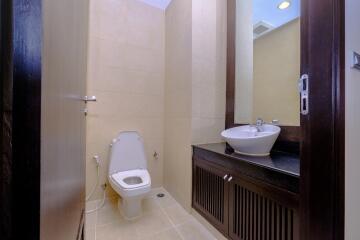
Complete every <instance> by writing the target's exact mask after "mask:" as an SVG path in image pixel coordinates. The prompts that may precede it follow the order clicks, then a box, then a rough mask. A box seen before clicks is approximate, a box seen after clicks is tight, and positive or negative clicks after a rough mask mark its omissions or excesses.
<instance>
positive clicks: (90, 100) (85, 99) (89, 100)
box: [83, 96, 96, 103]
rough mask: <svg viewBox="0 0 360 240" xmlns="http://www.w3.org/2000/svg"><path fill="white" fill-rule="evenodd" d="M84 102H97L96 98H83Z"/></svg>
mask: <svg viewBox="0 0 360 240" xmlns="http://www.w3.org/2000/svg"><path fill="white" fill-rule="evenodd" d="M83 100H84V102H85V103H87V102H96V96H90V97H89V96H85V97H84V98H83Z"/></svg>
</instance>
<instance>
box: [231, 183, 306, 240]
mask: <svg viewBox="0 0 360 240" xmlns="http://www.w3.org/2000/svg"><path fill="white" fill-rule="evenodd" d="M264 189H265V188H264V186H261V187H259V186H256V185H254V184H252V183H250V182H246V181H244V180H243V179H241V180H240V179H237V178H234V179H233V181H231V183H230V186H229V209H230V210H229V235H230V237H231V239H233V240H298V239H299V232H298V216H297V212H296V210H295V208H296V207H295V206H296V205H294V203H296V200H295V199H291V198H290V199H289V200H287V199H285V200H284V199H283V198H280V199H281V200H280V199H279V196H280V195H279V193H278V192H274V193H271V189H267V190H264ZM272 194H273V197H274V198H272V196H271V195H272ZM286 194H288V193H286ZM294 196H295V195H294ZM274 199H278V200H274ZM293 200H294V201H293Z"/></svg>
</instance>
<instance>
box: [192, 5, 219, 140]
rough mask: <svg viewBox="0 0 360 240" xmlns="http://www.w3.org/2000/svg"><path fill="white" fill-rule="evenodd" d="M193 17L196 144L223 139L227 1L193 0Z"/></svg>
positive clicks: (194, 124)
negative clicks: (221, 134)
mask: <svg viewBox="0 0 360 240" xmlns="http://www.w3.org/2000/svg"><path fill="white" fill-rule="evenodd" d="M192 16H193V24H192V45H193V48H192V73H193V74H192V143H193V144H199V143H214V142H221V141H222V139H221V136H220V133H221V131H223V130H224V128H225V104H226V96H225V94H226V89H225V88H226V1H223V0H196V1H193V8H192Z"/></svg>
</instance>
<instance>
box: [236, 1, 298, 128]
mask: <svg viewBox="0 0 360 240" xmlns="http://www.w3.org/2000/svg"><path fill="white" fill-rule="evenodd" d="M236 5H237V9H236V84H235V86H236V91H235V123H238V124H249V123H255V122H256V119H257V118H261V119H263V120H264V121H265V122H268V123H270V122H272V121H273V120H275V121H277V122H276V123H278V124H280V125H282V126H299V125H300V114H299V108H300V107H299V104H300V99H299V93H298V88H297V85H298V79H299V75H300V0H285V1H284V0H237V3H236Z"/></svg>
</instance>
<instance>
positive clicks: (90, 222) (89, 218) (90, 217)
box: [85, 212, 97, 228]
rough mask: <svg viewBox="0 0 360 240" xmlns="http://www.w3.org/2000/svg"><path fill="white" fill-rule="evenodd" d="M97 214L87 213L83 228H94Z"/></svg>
mask: <svg viewBox="0 0 360 240" xmlns="http://www.w3.org/2000/svg"><path fill="white" fill-rule="evenodd" d="M96 219H97V212H92V213H87V214H86V216H85V228H95V227H96Z"/></svg>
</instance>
